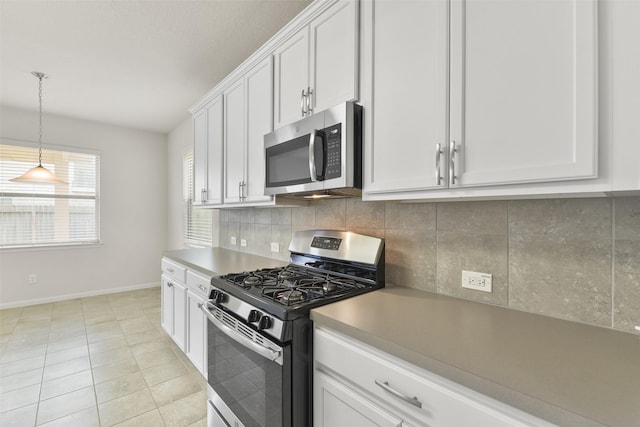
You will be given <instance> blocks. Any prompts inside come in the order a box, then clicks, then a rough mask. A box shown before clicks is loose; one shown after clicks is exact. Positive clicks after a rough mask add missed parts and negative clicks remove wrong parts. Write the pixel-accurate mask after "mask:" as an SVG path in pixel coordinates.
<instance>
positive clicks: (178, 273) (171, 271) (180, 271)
mask: <svg viewBox="0 0 640 427" xmlns="http://www.w3.org/2000/svg"><path fill="white" fill-rule="evenodd" d="M186 272H187V269H186V268H184V267H183V266H181V265H180V264H177V263H175V262H173V261H169V260H168V259H166V258H162V273H163V274H165V275H167V276H168V277H170V278H172V279H174V280H177V281H178V282H181V283H184V281H185V275H186Z"/></svg>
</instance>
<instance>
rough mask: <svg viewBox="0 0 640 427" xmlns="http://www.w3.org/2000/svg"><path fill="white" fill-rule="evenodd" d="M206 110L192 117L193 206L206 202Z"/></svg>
mask: <svg viewBox="0 0 640 427" xmlns="http://www.w3.org/2000/svg"><path fill="white" fill-rule="evenodd" d="M207 191H208V188H207V110H206V108H205V109H202V110H200V111H198V113H196V114H195V115H194V116H193V195H192V200H193V204H195V205H201V204H204V203H205V202H206V201H207Z"/></svg>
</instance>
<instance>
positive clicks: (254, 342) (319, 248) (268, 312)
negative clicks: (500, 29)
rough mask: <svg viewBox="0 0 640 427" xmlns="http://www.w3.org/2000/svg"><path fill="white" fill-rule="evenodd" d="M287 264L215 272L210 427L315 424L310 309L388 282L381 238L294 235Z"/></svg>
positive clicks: (210, 307)
mask: <svg viewBox="0 0 640 427" xmlns="http://www.w3.org/2000/svg"><path fill="white" fill-rule="evenodd" d="M289 251H290V253H291V263H290V264H289V265H288V266H286V267H281V268H273V269H260V270H256V271H250V272H239V273H237V274H227V275H224V276H220V277H214V278H213V279H212V281H211V284H212V290H211V294H210V299H209V301H208V303H207V304H206V306H203V308H202V309H203V311H204V313H205V314H206V316H207V318H208V319H209V322H208V330H207V333H208V383H209V402H208V425H209V427H212V426H215V427H228V426H231V427H294V426H295V427H300V426H305V427H306V426H311V425H312V411H311V404H312V403H311V402H312V396H311V393H312V372H313V333H312V323H311V320H310V319H309V310H310V309H311V308H313V307H317V306H320V305H324V304H328V303H331V302H334V301H338V300H341V299H344V298H349V297H352V296H355V295H358V294H361V293H364V292H370V291H372V290H375V289H379V288H382V287H384V273H385V272H384V240H382V239H379V238H376V237H370V236H365V235H361V234H356V233H352V232H342V231H328V230H307V231H299V232H296V233H295V234H294V236H293V238H292V240H291V244H290V246H289Z"/></svg>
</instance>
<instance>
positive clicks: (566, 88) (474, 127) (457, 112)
mask: <svg viewBox="0 0 640 427" xmlns="http://www.w3.org/2000/svg"><path fill="white" fill-rule="evenodd" d="M596 16H597V15H596V2H595V1H592V0H560V1H548V2H541V1H538V0H511V1H485V0H480V1H460V0H452V1H451V86H450V88H451V126H450V141H452V143H455V149H456V150H457V151H456V152H455V153H454V155H453V165H454V170H453V172H454V173H453V174H452V175H453V176H455V178H454V179H453V182H450V183H449V185H451V186H473V185H487V184H511V183H519V182H532V181H552V180H564V179H575V178H592V177H595V176H596V175H597V148H598V138H597V137H598V135H597V120H598V116H597V55H596V52H597V32H596V29H597V21H596ZM450 148H451V147H450Z"/></svg>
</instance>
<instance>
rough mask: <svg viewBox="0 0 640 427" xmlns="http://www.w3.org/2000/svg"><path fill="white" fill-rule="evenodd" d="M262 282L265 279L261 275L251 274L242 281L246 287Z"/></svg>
mask: <svg viewBox="0 0 640 427" xmlns="http://www.w3.org/2000/svg"><path fill="white" fill-rule="evenodd" d="M262 282H263V279H262V277H260V276H249V277H246V278H245V279H244V280H243V281H242V284H243V285H244V286H245V287H251V286H257V285H260V284H262Z"/></svg>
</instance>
